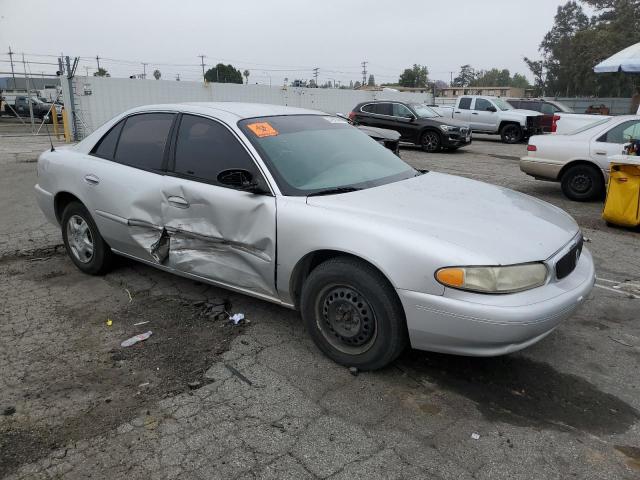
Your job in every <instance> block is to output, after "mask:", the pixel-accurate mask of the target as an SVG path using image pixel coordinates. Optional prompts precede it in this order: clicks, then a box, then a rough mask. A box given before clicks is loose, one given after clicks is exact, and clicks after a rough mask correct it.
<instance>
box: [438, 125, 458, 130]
mask: <svg viewBox="0 0 640 480" xmlns="http://www.w3.org/2000/svg"><path fill="white" fill-rule="evenodd" d="M457 128H458V127H452V126H451V125H440V129H441V130H442V131H443V132H453V131H454V130H456V129H457Z"/></svg>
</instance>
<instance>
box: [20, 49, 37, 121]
mask: <svg viewBox="0 0 640 480" xmlns="http://www.w3.org/2000/svg"><path fill="white" fill-rule="evenodd" d="M22 66H23V67H24V81H25V82H26V87H27V102H28V103H29V117H31V133H34V132H35V130H34V128H35V125H34V120H33V105H32V103H31V89H30V88H29V76H28V75H27V62H25V61H24V53H23V54H22Z"/></svg>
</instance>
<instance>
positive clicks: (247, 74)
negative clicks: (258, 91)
mask: <svg viewBox="0 0 640 480" xmlns="http://www.w3.org/2000/svg"><path fill="white" fill-rule="evenodd" d="M242 75H244V78H246V79H247V85H249V75H250V72H249V70H245V71H244V72H242Z"/></svg>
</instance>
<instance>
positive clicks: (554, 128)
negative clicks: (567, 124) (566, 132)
mask: <svg viewBox="0 0 640 480" xmlns="http://www.w3.org/2000/svg"><path fill="white" fill-rule="evenodd" d="M558 120H560V116H559V115H554V116H553V120H552V121H551V133H556V132H557V131H558Z"/></svg>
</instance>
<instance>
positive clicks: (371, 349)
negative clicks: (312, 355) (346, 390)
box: [300, 257, 408, 370]
mask: <svg viewBox="0 0 640 480" xmlns="http://www.w3.org/2000/svg"><path fill="white" fill-rule="evenodd" d="M300 310H301V313H302V318H303V320H304V322H305V324H306V327H307V330H308V331H309V334H310V335H311V338H312V339H313V341H314V342H315V343H316V345H317V346H318V348H319V349H320V350H321V351H322V352H323V353H324V354H325V355H327V356H328V357H329V358H331V359H332V360H333V361H335V362H337V363H339V364H342V365H346V366H348V367H357V368H360V369H363V370H375V369H378V368H382V367H384V366H386V365H388V364H389V363H391V362H392V361H393V360H395V359H396V358H397V357H398V355H400V353H402V351H403V350H404V348H405V347H406V345H407V338H408V335H407V329H406V322H405V317H404V312H403V309H402V305H401V304H400V301H399V299H398V297H397V296H396V294H395V291H394V290H393V287H392V286H391V285H389V282H388V281H387V280H386V279H385V278H384V277H383V276H382V275H381V274H380V272H378V271H377V270H376V269H374V268H373V267H371V266H370V265H368V264H366V263H364V262H360V261H358V260H355V259H351V258H348V257H338V258H334V259H331V260H327V261H326V262H324V263H322V264H320V265H319V266H318V267H316V268H315V269H314V270H313V271H312V272H311V274H310V275H309V277H308V278H307V280H306V281H305V283H304V285H303V288H302V295H301V302H300Z"/></svg>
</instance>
